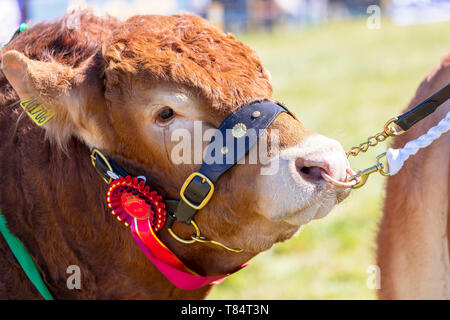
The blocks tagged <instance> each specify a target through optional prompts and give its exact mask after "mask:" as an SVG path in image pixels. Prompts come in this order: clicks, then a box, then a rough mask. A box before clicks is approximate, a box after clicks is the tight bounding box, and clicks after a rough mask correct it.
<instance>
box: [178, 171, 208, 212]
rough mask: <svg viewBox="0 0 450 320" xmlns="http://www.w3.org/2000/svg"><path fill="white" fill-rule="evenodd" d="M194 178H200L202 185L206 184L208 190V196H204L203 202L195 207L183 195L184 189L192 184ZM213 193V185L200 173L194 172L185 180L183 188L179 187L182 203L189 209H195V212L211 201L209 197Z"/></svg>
mask: <svg viewBox="0 0 450 320" xmlns="http://www.w3.org/2000/svg"><path fill="white" fill-rule="evenodd" d="M195 177H200V178H202V179H203V180H202V183H205V182H206V183H208V184H209V187H210V190H209V192H208V194H207V195H206V197H205V199H203V201H202V202H201V203H200V204H199V205H195V204H193V203H192V202H190V201H189V200H188V199H187V198H186V197H185V195H184V191H185V190H186V188H187V187H188V185H189V184H190V183H191V182H192V180H194V178H195ZM213 193H214V184H213V183H212V182H211V180H209V178H208V177H207V176H205V175H204V174H202V173H200V172H194V173H192V174H191V175H190V176H189V177H188V178H187V179H186V181H185V182H184V183H183V186H182V187H181V190H180V196H181V199H183V201H184V202H186V204H187V205H188V206H190V207H191V208H193V209H195V210H200V209H202V208H203V207H204V206H206V204H207V203H208V202H209V200H211V197H212V195H213Z"/></svg>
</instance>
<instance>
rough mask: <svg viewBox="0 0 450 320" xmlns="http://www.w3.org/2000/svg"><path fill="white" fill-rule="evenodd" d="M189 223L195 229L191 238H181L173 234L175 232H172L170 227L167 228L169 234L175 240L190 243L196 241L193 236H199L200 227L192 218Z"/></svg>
mask: <svg viewBox="0 0 450 320" xmlns="http://www.w3.org/2000/svg"><path fill="white" fill-rule="evenodd" d="M191 224H192V225H193V226H194V229H195V236H194V235H193V236H192V237H191V239H183V238H180V237H179V236H177V235H176V234H175V232H173V230H172V228H167V230H168V231H169V233H170V235H171V236H172V237H173V238H174V239H175V240H177V241H179V242H181V243H185V244H190V243H194V242H196V241H197V240H195V238H194V237H197V238H199V237H200V229H199V228H198V226H197V224H196V223H195V222H194V220H191Z"/></svg>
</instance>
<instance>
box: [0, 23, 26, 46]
mask: <svg viewBox="0 0 450 320" xmlns="http://www.w3.org/2000/svg"><path fill="white" fill-rule="evenodd" d="M29 27H30V26H29V25H27V24H26V23H25V22H22V24H21V25H20V26H19V28H18V29H17V30H16V32H14V34H13V36H12V37H11V39H10V40H9V41H8V42H7V43H5V44H4V45H2V46H0V50H2V49H3V48H4V47H6V45H7V44H8V43H10V42H11V40H12V39H14V38H15V37H16V36H17V35H18V34H19V33H21V32H23V31H25V30H27V29H28V28H29Z"/></svg>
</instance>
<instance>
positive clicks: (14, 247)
mask: <svg viewBox="0 0 450 320" xmlns="http://www.w3.org/2000/svg"><path fill="white" fill-rule="evenodd" d="M0 233H1V234H2V235H3V237H4V238H5V240H6V243H7V244H8V246H9V248H10V249H11V251H12V253H13V254H14V256H15V257H16V259H17V261H19V264H20V266H21V267H22V269H23V271H25V274H26V275H27V277H28V279H30V281H31V282H32V283H33V285H34V286H35V287H36V289H37V290H38V291H39V293H40V294H41V296H42V297H44V299H45V300H54V299H53V296H52V294H51V293H50V291H49V290H48V288H47V286H46V285H45V283H44V280H42V277H41V275H40V273H39V270H38V268H37V267H36V264H35V263H34V261H33V259H32V258H31V256H30V254H29V253H28V251H27V249H26V248H25V246H24V245H23V243H22V242H20V240H19V239H18V238H17V237H16V236H14V235H13V234H12V233H11V232H10V231H9V229H8V227H7V226H6V219H5V217H4V216H3V214H2V212H1V210H0Z"/></svg>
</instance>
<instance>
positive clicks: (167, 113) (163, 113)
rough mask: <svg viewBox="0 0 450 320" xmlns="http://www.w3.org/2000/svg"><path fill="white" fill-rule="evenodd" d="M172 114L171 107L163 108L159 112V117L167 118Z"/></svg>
mask: <svg viewBox="0 0 450 320" xmlns="http://www.w3.org/2000/svg"><path fill="white" fill-rule="evenodd" d="M173 115H174V112H173V109H171V108H165V109H164V110H163V111H161V112H160V113H159V118H160V119H162V120H169V119H170V118H172V117H173Z"/></svg>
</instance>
